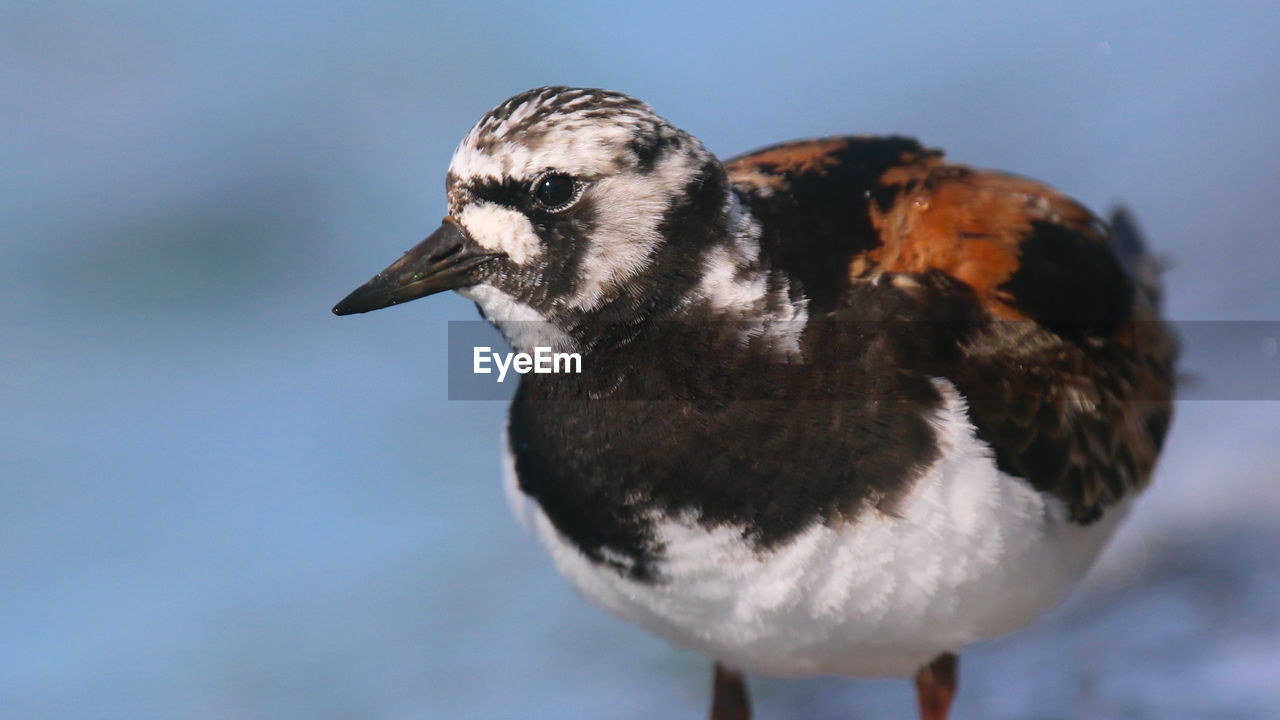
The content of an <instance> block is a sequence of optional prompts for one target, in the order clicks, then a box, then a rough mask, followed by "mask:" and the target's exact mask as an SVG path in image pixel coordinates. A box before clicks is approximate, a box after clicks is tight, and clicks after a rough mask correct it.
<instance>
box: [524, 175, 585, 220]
mask: <svg viewBox="0 0 1280 720" xmlns="http://www.w3.org/2000/svg"><path fill="white" fill-rule="evenodd" d="M581 187H582V186H581V184H580V183H579V182H578V180H577V178H574V177H573V176H571V175H565V174H564V173H547V174H545V175H542V176H540V177H539V178H538V179H537V180H534V181H533V199H534V200H535V201H536V202H537V203H538V205H540V206H541V207H542V209H544V210H549V211H551V212H559V211H561V210H567V209H568V208H569V206H570V205H572V204H573V201H574V200H577V199H578V193H579V191H580V190H581Z"/></svg>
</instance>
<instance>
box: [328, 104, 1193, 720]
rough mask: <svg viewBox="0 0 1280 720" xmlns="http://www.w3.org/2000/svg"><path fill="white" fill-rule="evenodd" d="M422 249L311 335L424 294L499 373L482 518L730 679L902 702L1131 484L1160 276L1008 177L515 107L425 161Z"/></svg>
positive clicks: (1147, 413) (1139, 465)
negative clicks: (513, 366)
mask: <svg viewBox="0 0 1280 720" xmlns="http://www.w3.org/2000/svg"><path fill="white" fill-rule="evenodd" d="M445 185H446V195H447V202H448V211H447V212H448V214H447V215H446V216H445V218H444V220H443V222H442V223H441V225H440V227H439V229H437V230H435V231H434V232H433V233H431V234H430V235H429V236H428V237H427V238H426V239H425V240H423V241H422V242H421V243H420V244H418V245H417V246H415V247H413V248H412V249H411V250H409V251H408V252H406V253H404V255H403V256H402V257H401V258H400V259H399V260H397V261H395V262H394V263H393V264H391V265H390V266H389V267H387V268H386V269H385V270H384V271H382V272H380V273H378V274H377V275H376V276H374V277H373V279H371V280H370V281H368V282H367V283H365V284H364V285H362V286H360V287H359V288H358V289H356V290H355V291H354V292H352V293H351V294H350V295H348V296H347V297H346V298H345V299H344V300H342V301H341V302H340V303H339V304H338V305H337V306H336V307H335V308H334V310H333V311H334V312H335V313H336V314H338V315H349V314H353V313H363V312H368V311H371V310H377V309H380V308H384V307H388V306H391V305H396V304H399V303H403V302H407V301H410V300H414V299H417V298H421V297H425V296H428V295H432V294H435V293H439V292H442V291H446V290H453V291H456V292H457V293H459V294H460V295H462V296H463V297H464V298H468V299H470V300H472V301H473V302H474V303H475V305H476V306H477V308H478V309H479V312H480V314H481V315H482V316H483V317H484V318H485V319H486V320H488V321H489V322H490V323H492V324H493V325H494V326H495V327H497V328H498V330H499V331H500V332H501V333H502V335H503V336H504V338H505V339H506V341H507V342H508V343H509V344H510V345H511V347H512V348H513V349H514V350H516V351H521V352H534V351H535V350H536V349H537V348H545V349H550V350H554V351H556V352H564V353H574V354H577V355H578V356H579V357H580V358H581V366H582V367H581V371H580V372H565V373H530V374H525V375H522V376H521V378H520V382H519V386H518V389H517V390H516V392H515V395H514V398H513V400H512V402H511V406H510V410H509V416H508V420H507V432H506V441H505V447H504V452H503V455H504V475H505V483H506V489H507V497H508V499H509V501H510V504H511V506H512V510H513V511H514V513H515V515H516V516H517V518H518V519H519V520H520V521H521V522H522V523H523V524H524V525H525V527H526V528H527V529H529V531H530V532H531V533H532V534H533V535H534V536H535V537H536V538H537V540H538V541H540V543H541V544H542V545H543V546H545V548H546V550H547V551H548V552H549V554H550V556H551V558H552V560H553V561H554V564H555V566H556V568H557V569H558V570H559V572H560V573H561V574H562V575H563V576H564V577H565V578H567V580H568V581H569V583H570V584H571V585H572V586H574V587H575V588H576V589H577V590H578V591H579V592H580V593H581V594H582V595H584V596H585V597H586V598H587V599H589V600H590V601H592V602H594V603H595V604H597V605H599V606H601V607H603V608H605V609H606V610H608V611H609V612H611V613H613V614H614V615H616V616H618V617H620V618H622V619H623V620H626V621H629V622H631V623H634V624H636V625H638V626H640V627H642V628H644V629H646V630H648V631H649V632H651V633H653V634H655V635H657V636H659V637H661V638H664V639H666V640H668V641H669V642H671V643H672V644H674V645H676V646H680V647H684V648H690V649H693V650H695V651H697V652H700V653H702V654H703V655H705V656H707V657H708V658H709V659H710V660H711V661H712V669H713V671H712V702H711V713H710V717H711V718H712V719H713V720H745V719H746V718H748V717H749V716H750V713H751V704H750V700H749V696H748V692H747V687H746V681H745V680H744V673H747V674H755V675H763V676H774V677H809V676H825V675H835V676H847V677H904V678H912V679H914V683H915V688H916V695H917V701H918V710H919V713H920V716H921V718H923V720H945V718H947V717H948V715H949V712H950V707H951V705H952V700H953V698H954V697H955V694H956V692H957V687H958V683H957V675H958V653H959V652H960V651H961V650H962V649H963V648H964V647H965V646H966V645H969V644H970V643H973V642H977V641H981V640H986V639H990V638H994V637H998V636H1002V635H1004V634H1006V633H1009V632H1012V631H1014V630H1016V629H1018V628H1020V627H1022V626H1024V625H1026V624H1028V623H1029V622H1031V621H1032V620H1033V619H1035V618H1036V617H1037V616H1038V615H1040V614H1041V613H1042V612H1043V611H1045V610H1046V609H1047V608H1049V607H1051V606H1053V605H1054V604H1056V603H1058V602H1059V601H1060V600H1061V599H1062V598H1063V597H1065V596H1066V594H1067V593H1068V592H1069V591H1070V590H1071V589H1072V587H1073V586H1075V585H1076V584H1077V583H1078V581H1079V580H1080V579H1081V577H1082V576H1083V575H1084V573H1085V572H1086V570H1087V569H1088V568H1089V567H1090V565H1091V564H1092V563H1093V561H1094V560H1095V558H1096V557H1097V555H1098V554H1099V552H1100V551H1101V549H1102V548H1103V547H1104V546H1105V545H1106V543H1107V541H1108V538H1109V537H1110V536H1111V535H1112V533H1113V531H1114V529H1115V527H1116V525H1117V524H1118V522H1119V521H1120V520H1121V518H1122V517H1123V516H1124V515H1125V514H1126V512H1127V511H1128V508H1129V507H1130V505H1131V503H1132V501H1133V498H1134V497H1135V496H1136V495H1137V494H1138V493H1139V492H1140V491H1142V490H1143V489H1144V488H1145V487H1146V486H1147V485H1148V484H1149V482H1150V480H1151V476H1152V473H1153V470H1154V467H1155V464H1156V461H1157V458H1158V456H1159V453H1160V450H1161V446H1162V445H1163V442H1164V439H1165V435H1166V433H1167V431H1168V428H1169V426H1170V422H1171V418H1172V397H1173V392H1174V377H1175V365H1176V361H1177V354H1178V350H1177V340H1176V338H1175V336H1174V334H1173V333H1172V331H1171V330H1170V329H1169V327H1168V326H1167V325H1166V324H1165V323H1164V322H1163V321H1162V319H1161V310H1160V307H1161V295H1162V286H1161V285H1162V280H1161V270H1162V263H1161V262H1160V260H1159V258H1157V257H1156V256H1154V255H1153V254H1152V253H1151V252H1149V251H1148V250H1147V248H1146V245H1145V244H1144V242H1143V240H1142V239H1141V236H1140V234H1139V231H1138V229H1137V225H1136V223H1135V222H1134V220H1133V219H1132V217H1131V216H1130V214H1129V213H1128V211H1125V210H1117V211H1116V212H1114V213H1113V214H1112V215H1111V216H1110V217H1109V219H1108V220H1106V221H1104V220H1103V219H1101V218H1100V217H1099V216H1097V215H1095V214H1093V213H1092V212H1091V211H1090V210H1088V209H1086V208H1085V207H1084V206H1082V205H1081V204H1080V203H1078V202H1076V201H1074V200H1072V199H1071V198H1069V197H1067V196H1066V195H1064V194H1063V193H1061V192H1059V191H1057V190H1055V189H1053V188H1052V187H1050V186H1048V185H1046V184H1044V183H1041V182H1039V181H1036V180H1032V179H1029V178H1025V177H1022V176H1018V175H1013V174H1008V173H1004V172H997V171H991V170H980V169H974V168H972V167H970V166H967V165H962V164H955V163H951V162H949V161H947V160H946V159H945V157H944V155H943V153H942V152H941V151H939V150H936V149H931V148H927V147H925V146H923V145H921V144H920V143H919V142H918V141H916V140H914V139H911V138H907V137H901V136H892V135H848V136H830V137H818V138H813V139H806V140H796V141H790V142H784V143H781V144H777V145H773V146H771V147H767V148H765V149H762V150H757V151H755V152H751V153H748V154H744V155H740V156H737V157H734V158H730V159H728V160H723V161H722V160H721V159H719V158H718V157H717V156H716V155H715V154H713V153H712V152H711V151H710V150H708V149H707V147H706V146H705V145H704V144H703V143H702V142H701V141H699V140H698V139H697V138H696V137H694V136H693V135H691V134H689V133H687V132H685V131H684V130H681V129H679V128H677V127H676V126H675V125H673V124H672V123H671V122H669V121H668V120H666V119H665V118H663V117H662V116H660V115H659V114H658V113H657V112H656V111H655V110H654V109H653V108H652V107H650V106H649V105H648V104H646V103H645V102H643V101H640V100H637V99H635V98H633V97H631V96H629V95H626V94H623V93H619V92H614V91H608V90H601V89H593V88H571V87H562V86H552V87H540V88H535V89H532V90H529V91H527V92H524V93H521V94H519V95H516V96H514V97H512V98H510V99H508V100H506V101H505V102H503V103H501V104H500V105H498V106H497V107H495V108H494V109H492V110H490V111H489V112H488V113H487V114H485V115H484V116H483V117H482V118H481V119H480V121H479V122H478V123H477V124H476V125H475V126H474V127H473V128H472V129H471V130H470V132H468V133H467V134H466V135H465V137H464V138H463V140H462V142H461V143H460V144H459V145H458V147H457V149H456V151H455V152H454V154H453V156H452V160H451V162H450V165H449V168H448V172H447V174H446V180H445Z"/></svg>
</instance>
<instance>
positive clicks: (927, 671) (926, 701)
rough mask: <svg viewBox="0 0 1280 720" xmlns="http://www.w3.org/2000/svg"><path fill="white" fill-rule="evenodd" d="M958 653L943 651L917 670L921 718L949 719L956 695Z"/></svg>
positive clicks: (917, 691) (925, 719)
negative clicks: (949, 711) (952, 702)
mask: <svg viewBox="0 0 1280 720" xmlns="http://www.w3.org/2000/svg"><path fill="white" fill-rule="evenodd" d="M956 662H957V661H956V654H955V653H942V654H941V655H939V656H938V657H936V658H934V659H933V660H932V661H931V662H930V663H929V664H928V665H925V666H924V667H922V668H920V670H919V671H918V672H916V697H918V698H919V699H920V720H947V711H948V710H950V709H951V699H952V698H954V697H955V696H956Z"/></svg>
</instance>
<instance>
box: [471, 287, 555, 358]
mask: <svg viewBox="0 0 1280 720" xmlns="http://www.w3.org/2000/svg"><path fill="white" fill-rule="evenodd" d="M457 293H458V294H459V295H461V296H462V297H464V298H466V299H468V300H470V301H472V302H474V303H475V304H476V305H479V306H480V312H481V313H483V314H484V318H485V319H486V320H488V321H489V322H491V323H493V326H494V327H496V328H498V332H500V333H502V337H503V338H505V339H506V341H507V342H508V343H510V344H511V347H513V348H515V349H516V350H517V351H519V352H533V351H534V349H535V348H539V347H546V348H551V349H552V350H554V351H557V352H571V351H573V350H576V349H577V343H576V342H574V340H573V338H571V337H569V335H568V334H567V333H565V332H564V331H563V330H561V329H560V328H558V327H556V326H555V325H554V324H552V323H551V322H550V321H549V320H547V318H546V317H545V316H544V315H543V314H542V313H540V312H538V311H537V310H536V309H535V308H533V307H532V306H530V305H527V304H525V303H522V302H520V301H519V300H517V299H515V298H514V297H512V296H511V295H508V294H507V293H505V292H502V291H501V290H499V289H497V288H495V287H493V286H492V285H487V284H483V283H482V284H480V285H472V286H471V287H465V288H459V289H458V290H457Z"/></svg>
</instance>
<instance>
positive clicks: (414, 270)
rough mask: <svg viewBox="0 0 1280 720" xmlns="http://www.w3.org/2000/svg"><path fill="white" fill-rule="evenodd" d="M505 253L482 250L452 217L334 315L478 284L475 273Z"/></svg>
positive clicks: (362, 286)
mask: <svg viewBox="0 0 1280 720" xmlns="http://www.w3.org/2000/svg"><path fill="white" fill-rule="evenodd" d="M499 257H502V253H494V252H490V251H488V250H485V249H484V248H482V247H480V246H479V245H477V244H476V243H475V241H474V240H472V239H471V236H470V235H468V234H467V231H466V230H463V229H462V226H460V225H458V223H457V222H455V221H454V220H453V219H452V218H445V221H444V222H443V223H442V224H441V225H440V228H439V229H438V230H436V231H435V232H433V233H431V234H430V235H428V236H427V239H426V240H423V241H422V242H420V243H418V244H417V246H415V247H414V248H413V249H412V250H410V251H409V252H407V253H405V254H404V256H403V257H401V258H400V259H399V260H397V261H395V262H394V263H392V264H391V266H390V267H388V268H387V269H386V270H383V271H382V272H380V273H378V274H377V275H375V276H374V277H373V279H372V280H370V281H369V282H367V283H365V284H364V285H361V286H360V287H358V288H356V289H355V291H354V292H352V293H351V294H350V295H348V296H346V297H345V298H343V299H342V302H340V303H338V304H337V305H335V306H334V308H333V314H334V315H354V314H355V313H364V312H369V311H370V310H381V309H382V308H384V307H390V306H392V305H398V304H400V303H402V302H409V301H410V300H417V299H418V298H420V297H426V296H427V295H433V294H435V293H438V292H443V291H445V290H453V289H454V288H460V287H466V286H468V285H473V284H475V275H474V273H473V272H472V270H475V269H476V268H478V267H480V266H481V265H484V264H485V263H487V262H489V261H490V260H493V259H494V258H499Z"/></svg>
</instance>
